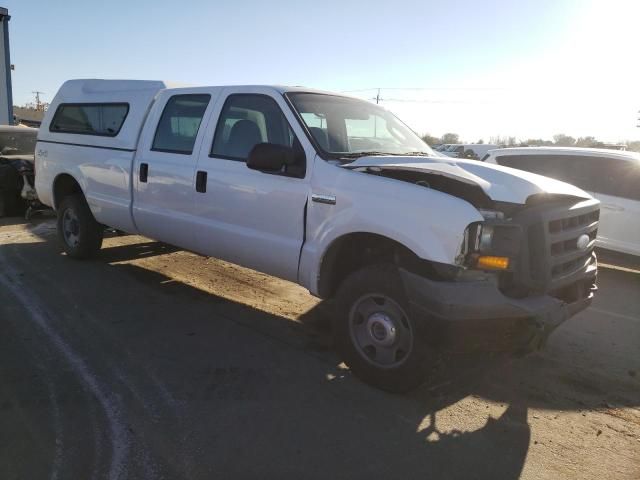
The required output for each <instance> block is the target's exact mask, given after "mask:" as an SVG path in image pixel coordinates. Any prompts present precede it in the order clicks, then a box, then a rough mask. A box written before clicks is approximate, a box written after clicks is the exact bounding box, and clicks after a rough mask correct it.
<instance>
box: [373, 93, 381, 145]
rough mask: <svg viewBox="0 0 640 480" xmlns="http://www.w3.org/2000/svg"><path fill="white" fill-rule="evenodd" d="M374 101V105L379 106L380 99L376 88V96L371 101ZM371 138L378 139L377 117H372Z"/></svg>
mask: <svg viewBox="0 0 640 480" xmlns="http://www.w3.org/2000/svg"><path fill="white" fill-rule="evenodd" d="M373 100H375V101H376V105H379V104H380V100H382V99H381V98H380V89H379V88H378V94H377V95H376V97H375V98H374V99H373ZM373 137H374V138H377V137H378V118H377V117H375V116H374V117H373Z"/></svg>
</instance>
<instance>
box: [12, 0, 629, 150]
mask: <svg viewBox="0 0 640 480" xmlns="http://www.w3.org/2000/svg"><path fill="white" fill-rule="evenodd" d="M0 4H2V5H3V6H4V7H6V8H8V9H9V14H10V15H11V21H10V24H9V25H10V27H9V28H10V44H11V62H12V63H13V64H14V65H15V70H14V71H13V73H12V76H13V78H12V82H13V97H14V104H16V105H22V104H25V103H27V102H30V101H33V98H34V96H33V94H32V92H33V91H35V90H39V91H42V92H44V94H43V95H42V99H43V100H44V101H50V100H51V99H52V98H53V96H54V95H55V92H56V90H57V89H58V87H59V86H60V85H61V84H62V82H64V81H65V80H67V79H71V78H127V79H128V78H136V79H138V78H139V79H161V80H170V81H176V82H180V83H185V84H194V85H230V84H284V85H303V86H307V87H313V88H319V89H325V90H332V91H337V92H349V93H350V94H352V95H354V96H358V97H360V98H365V99H372V98H373V97H375V96H376V95H377V89H378V88H380V89H381V90H380V98H381V101H380V104H381V105H382V106H384V107H385V108H387V109H389V110H391V111H392V112H394V113H395V114H396V115H398V116H399V117H400V118H401V119H403V120H404V121H405V122H406V123H407V124H408V125H409V126H410V127H411V128H412V129H413V130H415V131H416V132H418V133H420V134H425V133H429V134H432V135H437V136H439V135H442V134H443V133H445V132H456V133H459V134H460V135H461V137H462V138H463V139H466V141H469V142H472V141H475V140H478V139H480V138H484V139H485V140H488V139H489V138H490V137H492V136H502V137H506V136H515V137H517V138H518V139H521V140H525V139H527V138H551V136H552V135H554V134H556V133H565V134H567V135H572V136H574V137H579V136H586V135H593V136H596V137H597V138H599V139H601V140H605V141H610V142H617V141H621V140H640V128H637V125H638V124H640V120H638V117H640V113H639V110H640V55H639V52H640V28H639V26H640V0H593V1H591V0H519V1H512V0H503V1H498V0H496V1H492V0H485V1H474V0H447V1H444V0H441V1H430V0H421V1H414V0H408V1H403V0H399V1H394V2H392V1H389V0H387V1H378V0H368V1H365V0H339V1H335V0H323V1H315V2H305V1H300V0H297V1H289V0H268V1H257V0H253V1H249V0H235V1H222V0H184V1H183V2H176V1H175V0H173V1H168V0H128V1H125V0H110V1H97V0H65V1H64V2H55V1H50V0H4V1H3V2H0Z"/></svg>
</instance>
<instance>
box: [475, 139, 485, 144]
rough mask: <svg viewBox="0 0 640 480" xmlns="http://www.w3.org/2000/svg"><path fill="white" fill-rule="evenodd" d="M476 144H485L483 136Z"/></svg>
mask: <svg viewBox="0 0 640 480" xmlns="http://www.w3.org/2000/svg"><path fill="white" fill-rule="evenodd" d="M476 144H478V145H484V139H482V138H481V139H480V140H478V141H477V142H476Z"/></svg>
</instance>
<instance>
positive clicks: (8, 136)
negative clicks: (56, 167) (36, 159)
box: [0, 129, 37, 155]
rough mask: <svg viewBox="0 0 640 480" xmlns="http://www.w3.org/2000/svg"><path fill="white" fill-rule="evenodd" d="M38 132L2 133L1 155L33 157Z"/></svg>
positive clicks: (0, 136) (0, 135)
mask: <svg viewBox="0 0 640 480" xmlns="http://www.w3.org/2000/svg"><path fill="white" fill-rule="evenodd" d="M36 134H37V130H33V131H32V130H31V129H29V130H27V131H24V132H16V131H11V132H0V154H2V155H33V154H34V152H35V150H36Z"/></svg>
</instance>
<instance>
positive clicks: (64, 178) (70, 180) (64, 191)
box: [53, 173, 84, 210]
mask: <svg viewBox="0 0 640 480" xmlns="http://www.w3.org/2000/svg"><path fill="white" fill-rule="evenodd" d="M78 193H80V194H82V195H83V196H84V190H83V189H82V186H81V185H80V182H78V180H76V178H75V177H74V176H73V175H71V174H69V173H60V174H58V175H57V176H56V178H55V179H54V181H53V208H54V209H55V210H57V209H58V207H59V206H60V202H61V201H62V199H63V198H64V197H66V196H69V195H75V194H78Z"/></svg>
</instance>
